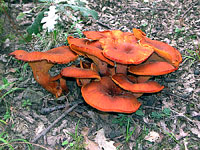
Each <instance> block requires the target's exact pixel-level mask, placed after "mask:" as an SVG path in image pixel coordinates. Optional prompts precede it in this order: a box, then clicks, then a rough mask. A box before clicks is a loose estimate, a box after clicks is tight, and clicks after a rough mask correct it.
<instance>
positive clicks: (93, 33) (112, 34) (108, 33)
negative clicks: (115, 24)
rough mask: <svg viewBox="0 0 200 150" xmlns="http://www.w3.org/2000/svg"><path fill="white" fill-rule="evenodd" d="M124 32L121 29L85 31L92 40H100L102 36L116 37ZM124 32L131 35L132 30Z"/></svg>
mask: <svg viewBox="0 0 200 150" xmlns="http://www.w3.org/2000/svg"><path fill="white" fill-rule="evenodd" d="M122 33H123V32H122V31H120V30H105V31H84V32H83V34H84V35H85V36H86V37H87V38H88V39H92V40H100V39H102V38H115V37H116V36H118V35H119V34H122ZM123 34H126V35H131V34H132V33H130V32H124V33H123Z"/></svg>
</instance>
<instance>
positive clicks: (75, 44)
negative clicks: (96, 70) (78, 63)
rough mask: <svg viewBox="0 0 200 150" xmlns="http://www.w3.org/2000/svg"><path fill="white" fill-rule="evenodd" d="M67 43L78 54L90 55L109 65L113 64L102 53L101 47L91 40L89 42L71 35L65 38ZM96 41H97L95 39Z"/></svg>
mask: <svg viewBox="0 0 200 150" xmlns="http://www.w3.org/2000/svg"><path fill="white" fill-rule="evenodd" d="M67 40H68V43H69V45H70V48H71V49H72V50H73V51H75V52H77V53H78V54H81V55H86V54H87V55H92V56H95V57H97V58H99V59H100V60H102V61H104V62H106V63H108V64H110V65H111V66H114V63H113V62H112V61H110V60H108V59H107V58H106V57H105V56H104V55H103V54H102V49H100V48H99V47H97V46H96V44H94V43H93V42H90V41H89V40H85V39H84V40H83V39H78V38H74V37H72V36H69V37H68V38H67ZM95 42H98V41H95Z"/></svg>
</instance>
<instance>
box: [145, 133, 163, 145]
mask: <svg viewBox="0 0 200 150" xmlns="http://www.w3.org/2000/svg"><path fill="white" fill-rule="evenodd" d="M159 138H160V135H159V134H158V133H157V132H155V131H151V132H149V134H148V135H147V136H145V138H144V139H145V140H147V141H150V142H156V141H157V140H159Z"/></svg>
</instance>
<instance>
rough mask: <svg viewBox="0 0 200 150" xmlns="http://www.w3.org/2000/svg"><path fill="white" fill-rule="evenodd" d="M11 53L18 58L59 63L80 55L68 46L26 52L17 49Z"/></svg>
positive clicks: (28, 60) (72, 59)
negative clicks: (44, 50)
mask: <svg viewBox="0 0 200 150" xmlns="http://www.w3.org/2000/svg"><path fill="white" fill-rule="evenodd" d="M10 55H13V56H14V57H15V58H16V59H19V60H23V61H27V62H33V61H41V60H47V61H49V62H52V63H58V64H65V63H69V62H71V61H74V60H75V59H77V57H78V56H77V55H75V54H74V52H72V51H71V50H70V49H69V47H68V46H60V47H57V48H53V49H50V50H48V51H46V52H26V51H24V50H16V51H14V52H12V53H10Z"/></svg>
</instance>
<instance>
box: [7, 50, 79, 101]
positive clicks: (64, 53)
mask: <svg viewBox="0 0 200 150" xmlns="http://www.w3.org/2000/svg"><path fill="white" fill-rule="evenodd" d="M10 55H12V56H14V57H15V58H16V59H18V60H22V61H25V62H28V63H29V65H30V67H31V68H32V71H33V76H34V78H35V80H36V81H37V82H38V83H39V84H40V85H41V86H43V87H44V88H45V89H46V90H47V91H49V92H51V93H52V94H54V95H55V96H56V97H59V96H60V95H61V93H62V91H63V89H67V87H66V85H65V83H64V81H63V80H62V79H60V78H54V77H52V76H51V75H50V74H49V73H48V71H49V70H50V69H51V67H52V66H53V65H54V64H55V63H58V64H67V63H69V62H71V61H74V60H75V59H76V58H77V55H75V54H74V53H73V52H72V51H71V50H70V49H69V47H68V46H61V47H57V48H53V49H51V50H48V51H46V52H30V53H29V52H26V51H24V50H16V51H14V52H12V53H10ZM58 79H60V84H61V85H60V84H59V83H58V82H57V81H56V80H58ZM62 87H63V89H62Z"/></svg>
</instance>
